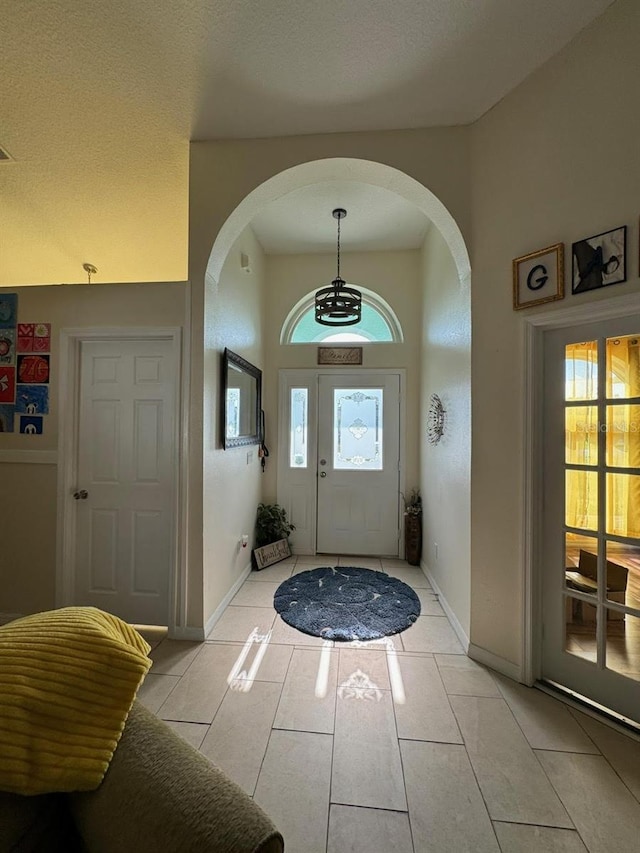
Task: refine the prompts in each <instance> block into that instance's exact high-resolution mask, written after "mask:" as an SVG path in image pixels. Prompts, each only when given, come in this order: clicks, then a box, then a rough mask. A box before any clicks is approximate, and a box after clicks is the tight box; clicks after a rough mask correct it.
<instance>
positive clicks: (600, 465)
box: [541, 317, 640, 723]
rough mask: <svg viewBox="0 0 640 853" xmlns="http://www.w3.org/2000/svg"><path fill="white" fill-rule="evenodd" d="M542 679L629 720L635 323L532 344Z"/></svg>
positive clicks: (637, 661)
mask: <svg viewBox="0 0 640 853" xmlns="http://www.w3.org/2000/svg"><path fill="white" fill-rule="evenodd" d="M542 445H543V449H544V469H543V489H542V493H543V502H544V503H543V505H544V509H543V532H542V548H541V557H542V560H541V565H542V614H543V615H542V620H543V640H542V667H541V668H542V678H543V680H546V681H550V682H553V683H556V684H558V685H560V686H562V687H564V688H566V689H569V690H572V691H574V692H576V693H578V694H580V695H582V696H584V697H586V698H588V699H590V700H592V701H594V702H597V703H598V704H600V705H603V706H604V707H606V708H609V709H611V710H613V711H615V712H616V713H618V714H620V715H622V716H623V717H626V718H628V719H630V720H633V721H635V722H638V723H640V317H629V318H625V319H622V320H610V321H606V322H601V323H593V324H589V325H584V326H579V327H573V328H570V329H560V330H555V331H549V332H547V333H546V334H545V342H544V432H543V436H542Z"/></svg>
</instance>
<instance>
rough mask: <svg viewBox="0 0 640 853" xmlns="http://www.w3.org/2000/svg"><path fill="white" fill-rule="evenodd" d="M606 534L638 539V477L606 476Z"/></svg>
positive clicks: (634, 475)
mask: <svg viewBox="0 0 640 853" xmlns="http://www.w3.org/2000/svg"><path fill="white" fill-rule="evenodd" d="M607 533H614V534H615V535H617V536H630V537H633V538H634V539H638V538H640V476H638V475H637V474H607Z"/></svg>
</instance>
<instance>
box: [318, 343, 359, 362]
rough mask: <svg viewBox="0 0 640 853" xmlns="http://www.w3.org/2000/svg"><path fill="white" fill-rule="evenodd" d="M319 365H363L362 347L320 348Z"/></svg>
mask: <svg viewBox="0 0 640 853" xmlns="http://www.w3.org/2000/svg"><path fill="white" fill-rule="evenodd" d="M318 364H332V365H336V364H348V365H352V364H362V347H318Z"/></svg>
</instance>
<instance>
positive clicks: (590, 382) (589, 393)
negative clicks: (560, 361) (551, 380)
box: [565, 341, 598, 400]
mask: <svg viewBox="0 0 640 853" xmlns="http://www.w3.org/2000/svg"><path fill="white" fill-rule="evenodd" d="M597 395H598V342H597V341H585V342H583V343H579V344H569V345H568V346H567V347H566V348H565V399H566V400H595V399H596V397H597Z"/></svg>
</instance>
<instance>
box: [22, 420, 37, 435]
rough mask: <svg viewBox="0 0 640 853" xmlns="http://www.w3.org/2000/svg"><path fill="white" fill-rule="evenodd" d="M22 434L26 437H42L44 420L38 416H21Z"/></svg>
mask: <svg viewBox="0 0 640 853" xmlns="http://www.w3.org/2000/svg"><path fill="white" fill-rule="evenodd" d="M20 432H21V433H23V434H24V435H42V418H41V417H38V416H37V415H20Z"/></svg>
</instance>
